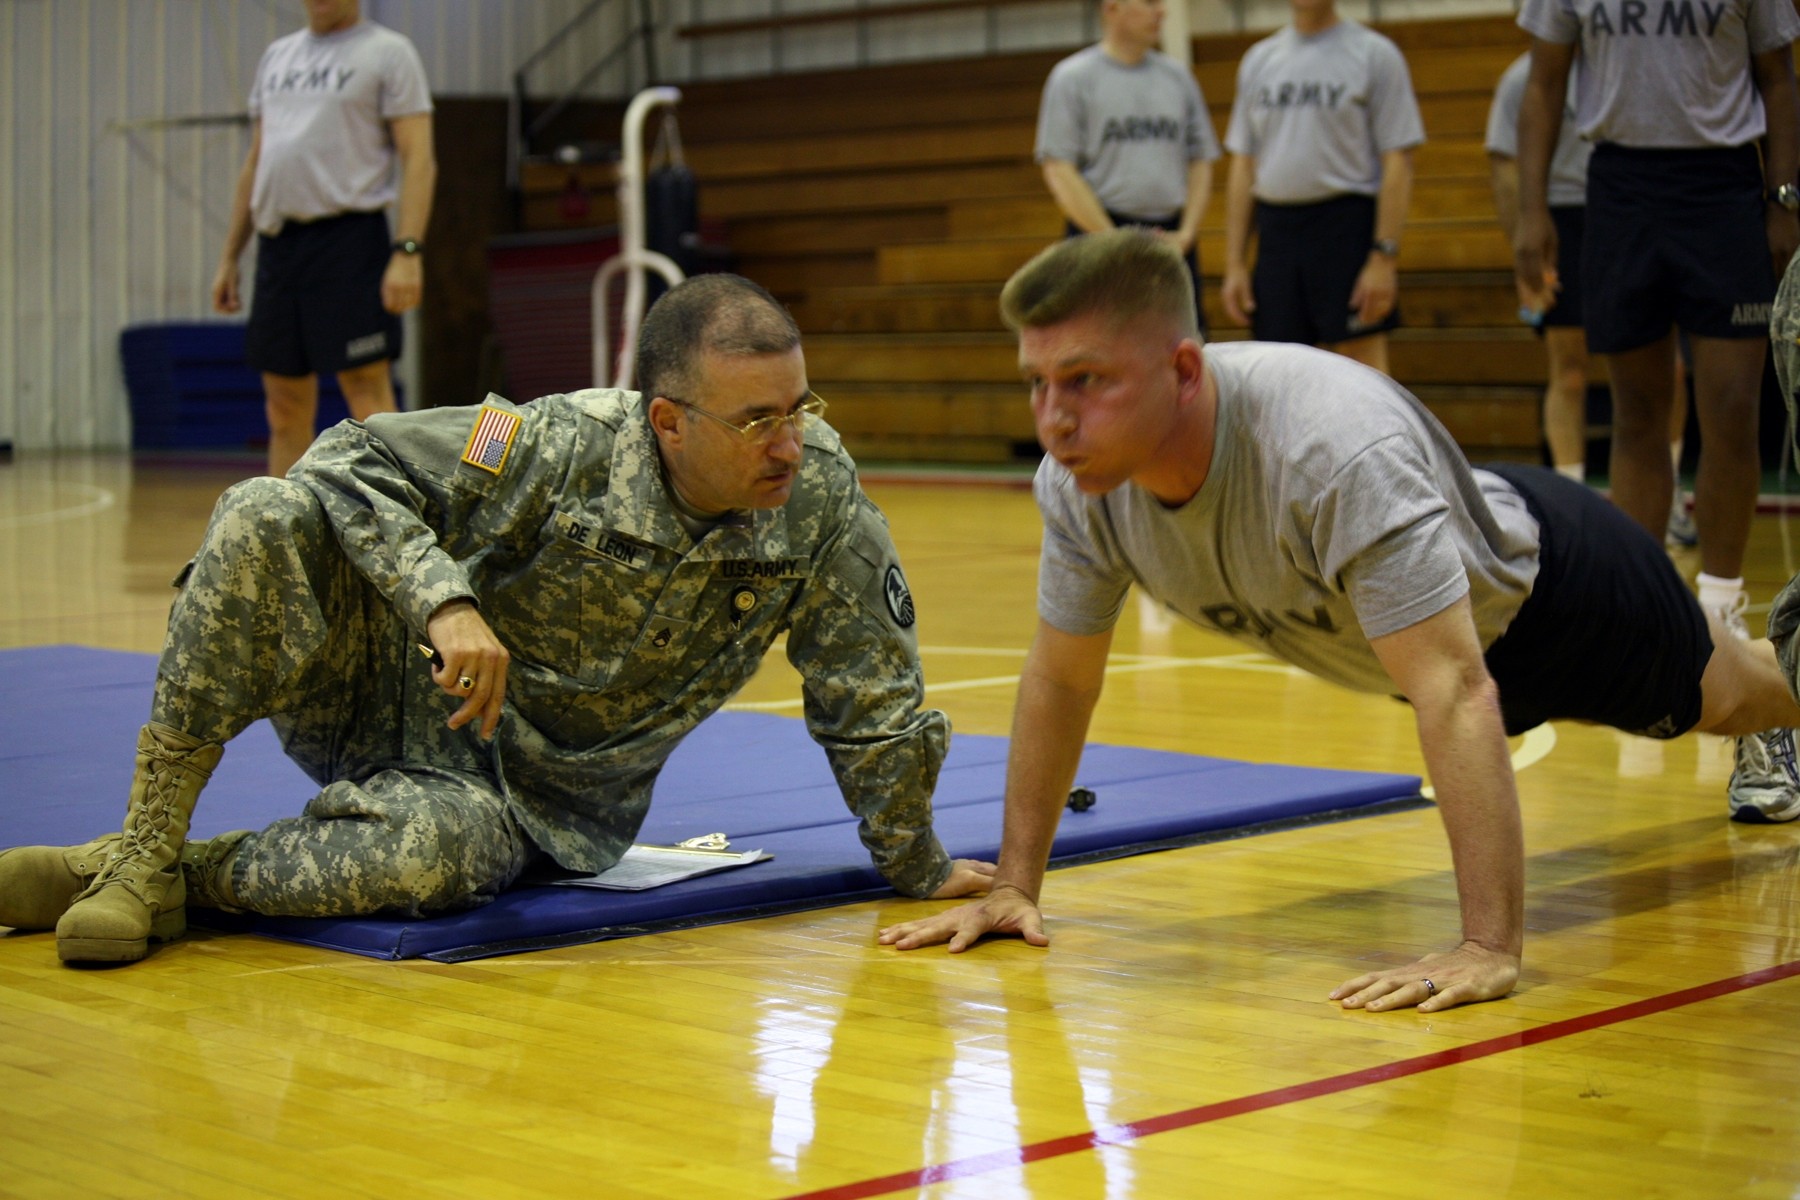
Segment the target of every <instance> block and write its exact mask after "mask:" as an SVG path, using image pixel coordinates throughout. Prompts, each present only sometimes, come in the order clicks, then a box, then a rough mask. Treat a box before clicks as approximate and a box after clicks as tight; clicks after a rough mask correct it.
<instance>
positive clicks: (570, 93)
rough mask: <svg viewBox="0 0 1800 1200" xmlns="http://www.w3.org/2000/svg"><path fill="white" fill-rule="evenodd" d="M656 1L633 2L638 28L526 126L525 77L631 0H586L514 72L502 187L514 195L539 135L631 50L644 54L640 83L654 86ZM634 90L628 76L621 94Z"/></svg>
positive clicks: (508, 97)
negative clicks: (594, 22)
mask: <svg viewBox="0 0 1800 1200" xmlns="http://www.w3.org/2000/svg"><path fill="white" fill-rule="evenodd" d="M654 2H655V0H637V9H638V20H637V24H635V25H633V26H632V27H631V29H630V31H629V32H627V33H626V35H625V37H624V39H623V40H622V41H620V42H619V44H618V45H616V46H614V47H613V48H612V49H611V50H608V51H607V52H606V53H605V54H603V55H601V56H600V58H599V59H598V60H597V61H596V62H595V63H594V64H593V65H592V66H590V67H589V68H588V69H587V70H586V71H584V72H582V75H581V78H579V79H577V80H576V81H575V82H574V84H573V85H571V86H570V87H569V88H568V89H567V90H565V91H564V92H563V94H562V95H560V96H558V97H557V98H556V99H555V100H553V101H551V103H550V105H549V107H548V108H546V109H544V110H543V111H542V112H540V113H538V114H537V116H536V117H534V118H533V119H532V120H531V121H530V122H529V123H527V122H526V120H525V104H526V86H527V78H528V76H529V75H530V73H531V70H532V68H533V67H536V66H537V65H538V64H539V63H541V62H543V61H544V59H546V58H548V57H549V56H550V55H551V54H552V53H554V52H555V51H556V49H557V47H559V46H561V45H562V44H563V43H564V42H565V41H567V40H568V39H569V38H571V37H573V36H574V35H575V34H576V33H577V32H579V31H580V30H581V29H582V27H584V26H585V25H587V24H588V22H590V21H592V20H593V19H594V17H595V16H596V15H597V14H599V13H601V12H602V11H604V10H605V9H607V8H608V7H610V6H612V5H614V4H621V3H629V0H589V3H588V4H586V5H584V6H583V7H582V9H581V11H580V12H578V13H576V14H575V15H574V16H573V17H571V18H569V20H568V21H567V22H565V23H564V24H563V27H562V28H561V29H558V30H557V31H556V32H555V33H554V34H552V35H551V37H550V39H549V40H548V41H546V42H545V43H544V44H543V45H542V46H539V47H538V48H537V50H535V51H533V52H532V53H531V55H530V56H528V57H527V58H526V59H525V61H524V62H522V63H520V64H519V66H518V68H517V69H516V70H515V71H514V72H513V86H512V92H511V94H509V95H508V96H507V103H506V107H507V121H506V182H507V185H508V186H510V187H512V188H513V189H515V190H516V189H517V188H518V187H519V184H520V171H521V165H522V164H523V163H524V161H525V156H526V155H527V154H528V153H530V150H531V139H532V138H533V137H535V136H537V135H538V134H539V133H542V132H543V131H544V129H545V128H547V127H548V126H549V124H550V122H552V121H554V120H555V119H556V118H557V117H558V116H560V115H561V114H562V112H563V111H564V110H565V109H567V108H568V107H569V105H571V104H573V103H574V102H575V99H576V97H578V96H579V95H580V94H581V92H582V90H583V89H584V88H586V87H587V85H588V84H590V83H592V82H593V81H594V80H595V79H597V78H599V76H600V74H601V73H602V72H603V71H605V70H606V69H607V68H608V67H610V66H612V65H613V64H614V63H616V62H618V61H619V60H620V59H621V58H623V57H625V56H626V55H628V54H629V53H630V52H631V49H632V47H633V46H639V47H641V48H642V50H643V56H644V79H643V82H644V84H646V85H648V84H651V83H654V82H655V81H656V17H655V11H654V9H653V7H652V6H653V4H654ZM636 90H637V88H636V86H635V85H634V84H633V83H632V81H631V78H630V75H629V72H628V73H627V76H626V86H625V87H624V89H623V90H622V91H621V93H620V94H621V95H629V94H630V93H632V92H634V91H636Z"/></svg>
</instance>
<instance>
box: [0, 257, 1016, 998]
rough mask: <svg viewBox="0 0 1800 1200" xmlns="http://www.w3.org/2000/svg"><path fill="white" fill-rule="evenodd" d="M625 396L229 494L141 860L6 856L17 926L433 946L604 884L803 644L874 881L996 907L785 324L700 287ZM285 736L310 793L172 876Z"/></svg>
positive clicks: (189, 622)
mask: <svg viewBox="0 0 1800 1200" xmlns="http://www.w3.org/2000/svg"><path fill="white" fill-rule="evenodd" d="M637 378H638V379H639V380H641V381H642V384H643V387H644V392H643V393H642V394H638V393H633V392H619V391H585V392H577V393H574V394H572V395H567V396H546V397H544V398H543V399H540V400H537V401H535V402H533V403H531V404H528V405H523V406H514V405H512V404H509V403H507V402H506V401H504V400H500V399H497V398H492V397H490V398H489V400H488V401H487V402H486V403H485V404H483V405H481V406H480V407H479V408H474V409H470V408H437V409H430V410H427V411H424V412H417V413H404V414H402V413H390V414H378V415H376V416H374V417H371V418H370V419H369V420H368V421H367V422H366V423H360V422H354V421H350V422H344V423H343V424H340V425H338V426H336V427H335V428H333V429H331V430H329V431H327V432H326V433H325V434H324V435H323V436H322V437H321V438H320V439H319V441H318V443H317V444H316V445H314V446H313V448H312V449H311V450H310V451H308V453H307V454H306V455H305V456H304V457H303V458H302V459H301V461H300V462H299V463H298V464H297V465H296V467H295V468H294V470H293V472H292V473H291V476H290V477H289V478H287V479H268V478H261V479H256V480H252V481H250V482H248V483H243V484H239V485H237V486H236V487H234V488H232V489H231V490H229V491H227V492H226V493H225V495H224V497H223V498H222V499H221V500H220V501H219V504H218V507H217V508H216V509H215V510H214V512H213V518H212V522H211V524H210V525H209V526H208V528H207V532H206V535H205V538H204V539H203V541H202V543H201V547H200V551H199V553H198V555H196V557H195V558H194V560H193V561H192V562H191V563H190V564H189V566H188V568H187V570H186V571H184V572H183V574H182V578H181V580H180V588H181V590H180V593H179V594H178V596H177V597H176V601H175V606H174V610H173V612H172V614H171V616H170V624H169V634H168V638H167V640H166V641H165V643H164V647H163V655H162V660H161V662H160V664H159V666H158V669H157V681H156V691H155V695H154V698H153V700H152V703H151V709H150V723H149V724H148V725H146V726H144V729H143V732H142V733H141V734H140V735H139V739H138V756H137V771H136V775H135V777H134V779H133V782H132V787H131V795H130V800H129V808H128V811H127V815H126V819H125V829H124V833H123V834H122V835H121V834H113V835H111V836H108V837H103V838H100V839H99V840H97V841H95V842H92V843H89V844H87V845H85V846H76V847H71V848H67V849H64V848H58V847H25V848H20V849H15V850H9V851H6V852H5V853H4V854H0V925H11V926H14V927H16V928H22V929H45V928H50V927H52V926H54V927H55V929H56V936H57V950H58V953H59V954H60V955H61V957H62V958H63V959H64V960H65V961H68V962H88V961H96V962H98V961H131V960H135V959H138V958H142V957H143V955H144V953H145V950H146V942H147V941H148V940H150V939H157V940H166V939H169V938H172V937H178V936H180V934H181V933H182V931H183V930H184V929H185V927H186V907H185V906H186V905H187V904H201V905H207V906H212V907H218V908H225V909H231V910H235V911H250V912H258V913H264V914H269V915H287V916H352V915H358V914H367V913H397V914H408V915H421V914H424V913H430V912H439V911H444V910H451V909H458V908H467V907H471V906H474V905H478V904H482V903H485V902H487V901H488V900H490V899H492V898H493V897H494V896H495V895H496V894H497V893H499V892H500V891H502V890H503V889H505V888H506V887H507V886H508V885H510V884H512V883H513V882H514V881H515V880H517V879H518V878H519V876H520V875H521V874H522V873H523V872H524V871H525V870H526V868H527V867H529V866H530V865H531V864H532V863H533V862H534V861H536V860H540V859H543V860H548V861H549V862H551V863H554V864H556V865H557V866H560V867H563V868H567V869H570V870H573V871H577V872H580V873H582V874H590V873H593V872H596V871H600V870H604V869H605V868H607V867H609V866H611V865H612V864H613V863H614V862H616V861H618V859H619V857H620V855H622V854H623V853H624V851H625V850H626V848H627V847H628V846H629V845H630V844H631V841H632V838H633V836H634V835H635V834H636V832H637V830H638V827H639V826H640V825H641V824H642V822H643V819H644V815H645V813H646V811H647V810H648V807H649V804H650V791H651V786H652V784H653V783H654V782H655V779H656V775H657V772H658V771H659V770H660V769H661V768H662V764H663V762H664V761H665V760H666V759H667V758H668V756H669V754H670V752H671V751H673V750H674V749H675V746H676V744H677V743H679V742H680V741H681V739H682V738H683V737H684V736H685V735H686V734H687V733H688V732H689V731H690V730H691V729H693V727H694V726H695V725H697V724H698V723H699V722H700V721H701V720H702V719H704V718H705V717H706V716H708V715H709V714H711V713H713V712H716V711H717V710H718V709H719V708H720V707H721V706H723V705H724V704H725V702H726V701H727V700H729V699H730V697H731V695H732V694H733V693H734V692H736V691H737V690H738V689H739V688H740V687H742V686H743V684H744V683H745V682H746V681H747V680H748V679H749V678H750V676H751V675H752V674H754V673H755V671H756V669H757V667H758V666H759V665H760V664H761V662H762V660H763V656H764V653H765V652H766V651H767V650H768V649H769V647H770V646H771V645H772V644H773V643H774V642H775V640H776V639H777V638H778V637H781V636H783V635H785V636H786V639H787V656H788V659H789V661H790V662H792V663H793V665H794V667H795V668H796V669H797V670H798V671H799V673H800V676H801V679H802V680H803V685H804V689H805V697H806V720H807V724H808V727H809V728H810V730H811V732H812V734H813V737H814V738H815V739H816V740H817V741H818V742H819V743H820V745H821V746H823V747H824V749H825V753H826V756H827V758H829V760H830V762H831V766H832V769H833V771H834V772H835V773H836V775H837V779H838V784H839V786H840V787H841V788H842V790H843V793H844V799H845V801H846V803H848V805H849V806H850V808H851V809H852V810H853V811H854V812H855V813H856V814H857V816H858V817H859V818H861V825H860V834H861V837H862V840H863V843H864V845H865V846H866V847H867V849H868V851H869V854H870V855H871V857H872V858H873V859H874V861H875V864H876V866H877V867H878V868H879V869H880V871H881V872H882V873H883V875H885V876H886V877H887V879H888V880H889V881H890V882H891V883H892V884H893V885H894V887H895V888H896V889H898V890H899V891H901V892H903V893H905V894H906V895H909V896H936V897H950V896H961V895H967V894H969V893H971V892H976V891H980V890H982V889H983V888H985V887H986V880H987V876H988V875H989V874H991V872H992V870H993V868H992V865H991V864H986V863H979V862H972V861H965V860H958V861H956V862H952V861H951V860H950V859H949V857H948V856H946V855H945V853H944V851H943V848H942V847H941V846H940V845H939V844H938V840H937V838H936V836H935V835H934V834H933V833H932V822H931V793H932V789H933V787H934V785H935V783H936V780H937V774H938V768H939V766H940V765H941V764H942V761H943V757H944V752H945V749H946V747H947V744H948V741H949V734H950V731H949V722H948V721H947V720H946V719H945V717H944V715H943V714H942V713H940V712H937V711H935V710H932V709H925V708H921V707H920V704H921V701H922V699H923V696H924V680H923V677H922V673H921V670H920V666H919V658H918V646H917V642H916V639H915V636H914V632H913V623H914V612H913V602H912V597H911V594H910V592H909V591H908V589H907V586H906V579H905V576H904V575H903V574H902V573H901V570H900V564H899V561H898V559H897V558H896V556H895V552H894V546H893V543H892V541H891V540H890V539H889V536H888V530H887V523H886V521H885V520H884V519H883V517H882V515H881V513H880V512H879V511H878V510H877V509H876V508H875V506H874V505H873V504H872V503H871V502H870V501H869V499H868V498H867V497H866V496H864V495H863V493H862V490H861V487H860V486H859V485H858V483H857V478H856V471H855V467H854V465H853V464H852V463H851V461H850V459H849V457H848V456H847V455H846V454H845V453H844V452H843V450H842V448H841V447H840V446H839V444H838V439H837V435H836V433H835V432H833V431H832V430H831V429H830V427H829V426H827V425H825V424H824V423H823V422H822V421H820V420H818V416H819V414H820V413H821V412H823V410H824V407H825V404H824V401H822V400H820V399H819V398H818V397H817V396H815V395H813V393H812V392H811V391H810V390H809V389H808V387H807V383H806V363H805V360H804V358H803V357H802V355H801V351H800V331H799V330H798V329H797V328H796V327H795V325H794V323H793V319H792V318H791V317H789V316H788V314H787V312H786V310H784V309H783V308H782V307H781V306H780V305H779V304H778V303H776V301H775V300H774V299H773V298H772V297H770V296H769V294H768V293H767V292H765V291H763V290H762V289H761V288H759V287H757V286H756V285H755V284H753V283H750V282H749V281H748V280H744V279H739V278H737V277H736V276H728V275H703V276H699V277H696V278H694V279H691V280H689V281H687V282H686V283H684V284H682V285H681V286H679V287H676V288H674V289H672V290H670V291H669V292H668V293H667V294H666V295H664V296H663V297H662V299H661V300H660V301H659V302H658V303H657V304H656V305H655V306H654V307H653V308H652V309H651V310H650V312H649V314H648V315H647V317H646V318H645V321H644V327H643V331H642V334H641V336H640V342H639V347H638V360H637ZM421 648H429V649H430V650H431V651H433V652H434V660H433V661H434V663H435V668H433V667H428V665H427V664H426V663H425V662H424V660H423V659H422V658H421V657H420V653H419V651H420V649H421ZM446 697H448V698H449V699H448V702H446ZM265 716H266V717H269V718H271V720H272V721H273V723H274V725H275V728H276V730H277V732H278V733H279V734H280V735H281V739H282V744H283V747H284V748H285V749H286V751H287V753H288V755H289V756H290V757H291V758H293V759H294V760H295V761H296V762H298V763H299V764H300V765H301V766H302V767H303V768H305V770H306V772H307V773H308V774H309V775H310V776H311V777H312V778H313V779H315V780H316V781H317V782H318V783H319V784H320V786H321V788H322V790H321V791H320V792H319V794H318V795H317V796H316V797H314V798H313V800H312V801H311V802H310V803H308V804H307V806H306V809H305V811H304V813H303V814H302V815H301V816H298V817H294V818H290V819H284V820H280V821H276V822H275V823H274V824H272V825H270V826H269V827H267V828H266V829H263V830H261V831H258V832H254V833H230V834H224V835H221V836H220V837H217V838H213V839H211V840H210V841H207V842H194V843H187V844H185V845H184V838H185V836H186V831H187V828H188V822H189V818H190V816H191V814H192V812H193V809H194V805H195V802H196V801H197V800H198V798H199V794H200V790H201V788H202V787H203V786H204V785H205V783H206V780H207V778H208V777H209V775H210V773H211V772H212V770H213V768H214V767H215V766H216V765H217V764H218V762H219V759H220V756H221V755H222V754H223V753H224V743H225V742H227V741H229V740H230V739H231V738H232V737H234V736H236V735H237V734H239V733H241V732H242V731H243V730H244V729H245V728H246V727H247V726H249V725H250V724H251V722H253V721H255V720H256V719H257V718H259V717H265ZM503 718H504V719H503Z"/></svg>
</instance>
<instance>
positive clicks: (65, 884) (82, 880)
mask: <svg viewBox="0 0 1800 1200" xmlns="http://www.w3.org/2000/svg"><path fill="white" fill-rule="evenodd" d="M122 840H123V838H122V837H121V836H120V835H119V834H116V833H109V834H107V835H106V836H105V837H103V838H96V839H95V840H94V841H91V842H89V843H88V844H87V845H85V846H17V847H15V848H13V849H11V850H0V925H10V926H12V927H13V928H14V929H55V928H56V922H57V921H58V920H59V919H60V918H61V917H62V915H63V914H64V913H66V912H68V911H69V905H71V904H73V903H75V897H77V896H79V895H81V892H82V889H83V888H85V887H87V885H88V884H90V883H92V882H94V876H96V875H98V874H99V873H100V868H101V867H103V866H105V865H106V859H107V856H108V855H110V854H112V853H113V852H114V851H116V850H117V849H118V848H119V843H120V842H121V841H122Z"/></svg>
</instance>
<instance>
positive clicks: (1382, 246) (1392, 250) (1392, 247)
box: [1369, 238, 1400, 258]
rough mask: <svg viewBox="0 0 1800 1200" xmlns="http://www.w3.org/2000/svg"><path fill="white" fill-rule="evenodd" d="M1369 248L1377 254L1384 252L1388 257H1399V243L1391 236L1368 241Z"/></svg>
mask: <svg viewBox="0 0 1800 1200" xmlns="http://www.w3.org/2000/svg"><path fill="white" fill-rule="evenodd" d="M1369 249H1371V250H1373V251H1374V252H1375V253H1377V254H1385V255H1387V256H1388V257H1389V258H1399V257H1400V243H1399V242H1396V241H1395V240H1394V239H1393V238H1376V239H1375V240H1374V241H1372V242H1370V243H1369Z"/></svg>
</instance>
